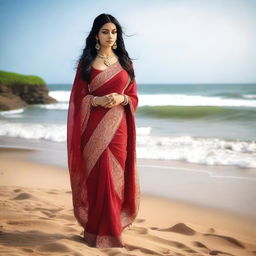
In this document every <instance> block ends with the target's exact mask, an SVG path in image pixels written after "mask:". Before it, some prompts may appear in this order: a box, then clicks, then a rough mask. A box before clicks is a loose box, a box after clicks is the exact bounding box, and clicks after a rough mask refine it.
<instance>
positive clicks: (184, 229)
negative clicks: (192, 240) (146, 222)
mask: <svg viewBox="0 0 256 256" xmlns="http://www.w3.org/2000/svg"><path fill="white" fill-rule="evenodd" d="M151 229H153V230H158V231H171V232H176V233H179V234H183V235H187V236H192V235H194V234H195V233H196V231H195V230H194V229H192V228H190V227H188V226H187V225H185V224H184V223H178V224H176V225H174V226H172V227H170V228H157V227H151Z"/></svg>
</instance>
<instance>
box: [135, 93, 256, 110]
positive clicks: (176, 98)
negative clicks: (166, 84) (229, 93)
mask: <svg viewBox="0 0 256 256" xmlns="http://www.w3.org/2000/svg"><path fill="white" fill-rule="evenodd" d="M139 106H221V107H256V100H245V99H227V98H221V97H208V96H201V95H185V94H154V95H151V94H142V95H139Z"/></svg>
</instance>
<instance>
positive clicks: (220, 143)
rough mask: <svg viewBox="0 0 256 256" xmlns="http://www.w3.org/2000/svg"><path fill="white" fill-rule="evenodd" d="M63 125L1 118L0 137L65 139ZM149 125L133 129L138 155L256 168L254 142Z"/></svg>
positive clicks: (56, 140) (57, 140)
mask: <svg viewBox="0 0 256 256" xmlns="http://www.w3.org/2000/svg"><path fill="white" fill-rule="evenodd" d="M66 129H67V126H66V124H30V123H16V122H15V123H11V122H7V121H0V136H8V137H20V138H25V139H42V140H49V141H55V142H65V141H66ZM151 130H152V128H151V127H138V128H136V134H137V137H136V142H137V157H138V158H147V159H166V160H184V161H187V162H191V163H200V164H206V165H236V166H240V167H243V168H256V142H255V141H251V142H248V141H239V140H237V141H227V140H221V139H215V138H194V137H191V136H176V137H164V136H152V135H151Z"/></svg>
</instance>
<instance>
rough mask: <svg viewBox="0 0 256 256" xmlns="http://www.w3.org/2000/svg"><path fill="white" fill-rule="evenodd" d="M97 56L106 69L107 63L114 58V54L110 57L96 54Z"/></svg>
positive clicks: (108, 64)
mask: <svg viewBox="0 0 256 256" xmlns="http://www.w3.org/2000/svg"><path fill="white" fill-rule="evenodd" d="M97 56H99V57H100V58H101V59H104V64H105V65H106V66H107V67H109V66H110V64H111V63H110V62H109V59H111V58H112V57H114V56H115V54H112V55H110V56H103V55H101V54H100V53H97Z"/></svg>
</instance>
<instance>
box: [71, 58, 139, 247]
mask: <svg viewBox="0 0 256 256" xmlns="http://www.w3.org/2000/svg"><path fill="white" fill-rule="evenodd" d="M112 92H117V93H122V94H126V95H127V96H128V98H129V104H127V105H125V106H121V105H118V106H115V107H112V108H104V107H101V106H97V107H93V106H91V101H92V98H93V96H104V95H106V94H109V93H112ZM137 106H138V96H137V85H136V81H134V82H132V83H131V82H130V77H129V75H128V73H127V72H126V70H124V69H123V68H122V66H121V65H120V63H119V62H115V63H114V64H112V65H111V66H109V67H108V68H107V69H105V70H98V69H95V68H92V69H91V78H90V82H89V84H88V83H86V82H85V81H84V80H83V79H82V78H81V75H80V68H79V67H78V69H77V72H76V75H75V79H74V83H73V87H72V90H71V95H70V99H69V108H68V116H67V154H68V168H69V173H70V182H71V189H72V199H73V207H74V216H75V217H76V219H77V221H78V222H79V224H80V225H81V226H82V227H83V228H84V239H85V241H86V242H87V243H89V244H90V245H92V246H95V247H99V248H107V247H123V243H122V236H121V234H122V231H123V229H124V228H125V227H127V226H129V225H131V224H132V222H133V221H134V220H135V218H136V216H137V213H138V209H139V203H140V186H139V178H138V172H137V165H136V129H135V112H136V110H137Z"/></svg>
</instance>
